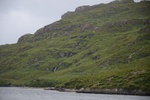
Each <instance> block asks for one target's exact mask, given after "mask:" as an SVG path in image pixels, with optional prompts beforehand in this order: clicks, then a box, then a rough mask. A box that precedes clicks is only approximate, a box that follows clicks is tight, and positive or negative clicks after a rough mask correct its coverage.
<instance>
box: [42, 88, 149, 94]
mask: <svg viewBox="0 0 150 100" xmlns="http://www.w3.org/2000/svg"><path fill="white" fill-rule="evenodd" d="M44 90H57V91H60V92H76V93H91V94H118V95H139V96H150V92H144V91H142V90H140V89H117V88H114V89H90V88H87V89H84V88H81V89H79V90H78V89H67V88H55V87H49V88H44Z"/></svg>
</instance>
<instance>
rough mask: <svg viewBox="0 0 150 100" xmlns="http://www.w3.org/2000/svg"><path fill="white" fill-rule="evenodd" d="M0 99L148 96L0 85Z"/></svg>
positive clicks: (133, 99) (131, 99)
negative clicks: (83, 92)
mask: <svg viewBox="0 0 150 100" xmlns="http://www.w3.org/2000/svg"><path fill="white" fill-rule="evenodd" d="M0 100H150V97H148V96H129V95H107V94H82V93H75V92H58V91H51V90H43V89H35V88H21V87H0Z"/></svg>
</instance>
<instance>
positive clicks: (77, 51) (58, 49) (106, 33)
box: [0, 1, 150, 92]
mask: <svg viewBox="0 0 150 100" xmlns="http://www.w3.org/2000/svg"><path fill="white" fill-rule="evenodd" d="M149 9H150V2H148V1H147V2H140V3H120V2H112V3H109V4H100V5H95V6H83V7H79V8H78V9H76V11H75V12H68V13H66V14H65V15H63V16H62V19H61V20H59V21H57V22H55V23H52V24H50V25H47V26H45V27H43V28H41V29H39V30H37V32H35V34H26V35H24V36H22V37H20V38H19V40H18V43H16V44H11V45H3V46H0V84H1V85H19V86H36V87H42V86H44V87H47V86H55V87H65V88H77V89H80V88H93V89H95V88H100V89H102V88H104V89H105V88H123V89H141V90H143V91H149V92H150V89H149V88H148V87H150V62H149V61H150V12H149Z"/></svg>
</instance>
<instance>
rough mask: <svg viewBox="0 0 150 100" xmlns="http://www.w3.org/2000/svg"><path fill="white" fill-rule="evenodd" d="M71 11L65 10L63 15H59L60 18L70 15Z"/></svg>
mask: <svg viewBox="0 0 150 100" xmlns="http://www.w3.org/2000/svg"><path fill="white" fill-rule="evenodd" d="M72 13H73V12H71V11H68V12H66V13H65V14H63V15H62V16H61V18H62V19H63V18H66V17H68V16H70V15H71V14H72Z"/></svg>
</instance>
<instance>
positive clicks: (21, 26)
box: [0, 0, 140, 45]
mask: <svg viewBox="0 0 150 100" xmlns="http://www.w3.org/2000/svg"><path fill="white" fill-rule="evenodd" d="M111 1H113V0H0V45H2V44H12V43H16V42H17V40H18V38H19V37H20V36H22V35H24V34H26V33H34V32H35V31H36V30H37V29H39V28H41V27H43V26H45V25H47V24H50V23H52V22H54V21H57V20H59V19H60V18H61V15H62V14H64V13H66V12H67V11H74V10H75V8H76V7H78V6H82V5H95V4H100V3H108V2H111ZM134 1H136V2H139V1H140V0H134Z"/></svg>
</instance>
